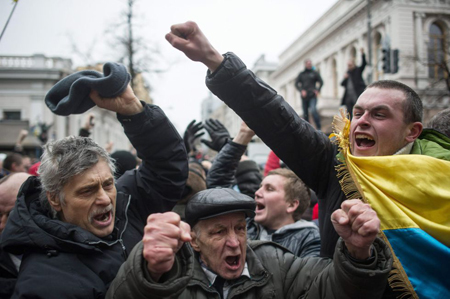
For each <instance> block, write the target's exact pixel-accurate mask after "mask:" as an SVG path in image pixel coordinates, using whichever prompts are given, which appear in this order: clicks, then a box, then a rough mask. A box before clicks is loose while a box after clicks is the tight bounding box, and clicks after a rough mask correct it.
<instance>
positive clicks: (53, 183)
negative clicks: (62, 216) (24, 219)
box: [38, 136, 115, 218]
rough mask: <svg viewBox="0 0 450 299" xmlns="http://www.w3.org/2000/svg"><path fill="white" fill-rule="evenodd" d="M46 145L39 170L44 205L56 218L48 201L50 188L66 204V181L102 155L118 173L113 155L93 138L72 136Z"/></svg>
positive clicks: (93, 163)
mask: <svg viewBox="0 0 450 299" xmlns="http://www.w3.org/2000/svg"><path fill="white" fill-rule="evenodd" d="M43 148H44V153H43V155H42V157H41V165H40V166H39V170H38V174H39V180H40V182H41V185H42V190H41V194H40V201H41V205H42V206H44V207H45V206H46V207H48V208H49V209H50V210H51V212H52V216H53V218H56V216H57V213H56V211H55V210H54V209H53V207H52V206H51V205H50V204H49V202H48V198H47V192H49V193H50V194H52V195H53V196H58V197H59V200H60V202H61V204H62V205H64V204H65V202H64V194H63V191H62V190H63V188H64V185H66V184H67V183H68V182H69V180H70V179H71V178H72V177H74V176H76V175H78V174H80V173H82V172H84V171H85V170H88V169H89V168H91V167H92V166H94V165H95V164H97V163H98V162H99V161H100V159H102V160H103V161H105V162H107V163H108V166H109V168H110V170H111V173H112V174H114V171H115V165H114V161H113V159H112V158H111V157H110V156H109V154H108V152H107V151H106V150H105V149H104V148H102V147H101V146H99V145H98V144H97V143H95V142H94V141H93V140H92V139H91V138H86V137H74V136H69V137H66V138H63V139H61V140H56V141H53V142H50V143H47V144H46V145H44V146H43Z"/></svg>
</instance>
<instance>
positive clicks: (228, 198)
mask: <svg viewBox="0 0 450 299" xmlns="http://www.w3.org/2000/svg"><path fill="white" fill-rule="evenodd" d="M255 208H256V202H255V200H254V199H253V198H251V197H249V196H247V195H244V194H241V193H239V192H237V191H234V190H233V189H229V188H214V189H207V190H203V191H200V192H198V193H197V194H195V195H194V196H193V197H192V198H191V199H190V200H189V202H188V203H187V205H186V222H187V223H189V225H190V226H191V227H192V226H194V225H195V224H196V223H197V222H198V221H200V220H204V219H208V218H212V217H216V216H220V215H225V214H229V213H234V212H245V214H246V215H247V217H254V216H255Z"/></svg>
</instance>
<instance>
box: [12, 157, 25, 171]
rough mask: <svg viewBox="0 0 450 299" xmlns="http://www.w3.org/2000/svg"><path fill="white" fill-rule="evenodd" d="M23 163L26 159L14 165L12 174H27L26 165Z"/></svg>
mask: <svg viewBox="0 0 450 299" xmlns="http://www.w3.org/2000/svg"><path fill="white" fill-rule="evenodd" d="M23 162H24V159H22V161H21V162H20V163H12V167H11V168H12V169H11V171H12V172H27V170H26V168H25V164H24V163H23ZM25 162H26V161H25Z"/></svg>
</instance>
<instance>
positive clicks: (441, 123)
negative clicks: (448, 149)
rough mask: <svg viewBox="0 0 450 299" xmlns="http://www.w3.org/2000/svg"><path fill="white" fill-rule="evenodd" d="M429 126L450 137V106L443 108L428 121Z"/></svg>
mask: <svg viewBox="0 0 450 299" xmlns="http://www.w3.org/2000/svg"><path fill="white" fill-rule="evenodd" d="M427 127H428V128H433V129H435V130H438V131H439V132H441V133H444V134H445V135H447V136H448V137H450V108H447V109H445V110H442V111H441V112H439V113H438V114H436V115H435V116H433V118H432V119H431V120H430V121H429V122H428V124H427Z"/></svg>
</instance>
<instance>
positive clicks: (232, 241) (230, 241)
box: [227, 232, 239, 248]
mask: <svg viewBox="0 0 450 299" xmlns="http://www.w3.org/2000/svg"><path fill="white" fill-rule="evenodd" d="M227 246H228V247H231V248H236V247H238V246H239V239H238V237H237V235H236V234H235V233H234V232H232V233H230V234H229V235H228V238H227Z"/></svg>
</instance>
